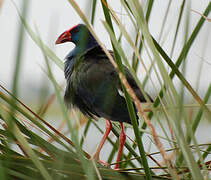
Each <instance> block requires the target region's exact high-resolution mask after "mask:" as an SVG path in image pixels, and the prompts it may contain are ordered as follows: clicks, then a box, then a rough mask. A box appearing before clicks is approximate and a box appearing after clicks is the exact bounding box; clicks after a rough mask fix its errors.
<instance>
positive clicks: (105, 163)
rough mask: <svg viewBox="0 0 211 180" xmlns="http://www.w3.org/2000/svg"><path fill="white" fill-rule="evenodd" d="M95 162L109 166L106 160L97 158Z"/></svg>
mask: <svg viewBox="0 0 211 180" xmlns="http://www.w3.org/2000/svg"><path fill="white" fill-rule="evenodd" d="M97 162H98V163H100V164H101V165H103V166H105V167H109V166H110V165H109V164H108V163H107V162H105V161H102V160H99V159H98V160H97Z"/></svg>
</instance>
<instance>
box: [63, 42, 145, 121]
mask: <svg viewBox="0 0 211 180" xmlns="http://www.w3.org/2000/svg"><path fill="white" fill-rule="evenodd" d="M125 71H126V78H127V80H128V82H129V84H130V85H131V87H132V88H133V90H134V91H135V93H136V95H137V97H138V98H139V99H140V101H141V102H146V100H145V98H144V96H143V94H142V93H141V92H140V90H139V88H138V86H137V84H136V82H135V81H134V79H133V78H132V76H131V74H130V73H129V71H128V69H127V68H126V67H125ZM121 90H122V87H121V83H120V79H119V77H118V74H117V72H116V71H115V69H114V67H113V65H112V64H111V63H110V61H109V60H108V58H107V56H106V55H105V53H104V52H103V51H102V49H101V48H100V47H99V46H98V47H95V48H93V49H91V50H89V51H87V52H86V53H85V54H83V55H82V56H80V57H78V59H75V62H74V65H73V66H72V71H71V74H70V76H69V78H68V79H67V88H66V91H65V102H66V103H67V104H68V105H73V106H76V107H77V108H79V109H80V110H81V112H82V113H84V114H85V115H88V116H91V117H93V115H94V116H98V117H104V118H106V119H109V120H112V121H119V122H127V123H131V122H130V118H129V113H128V109H127V105H126V101H125V98H124V97H123V96H122V94H121V93H120V92H121Z"/></svg>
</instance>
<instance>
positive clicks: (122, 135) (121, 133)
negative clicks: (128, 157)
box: [114, 123, 126, 169]
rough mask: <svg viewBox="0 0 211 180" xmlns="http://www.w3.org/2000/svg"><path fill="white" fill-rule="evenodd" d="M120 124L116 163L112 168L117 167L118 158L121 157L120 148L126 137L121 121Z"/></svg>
mask: <svg viewBox="0 0 211 180" xmlns="http://www.w3.org/2000/svg"><path fill="white" fill-rule="evenodd" d="M120 125H121V132H120V135H119V149H118V154H117V159H116V165H115V167H114V169H118V168H119V161H120V158H121V155H122V149H123V147H124V144H125V139H126V135H125V132H124V125H123V123H120Z"/></svg>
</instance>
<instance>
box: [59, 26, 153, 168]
mask: <svg viewBox="0 0 211 180" xmlns="http://www.w3.org/2000/svg"><path fill="white" fill-rule="evenodd" d="M68 41H70V42H73V43H74V44H75V45H76V47H75V48H74V49H73V50H72V51H71V52H70V53H69V54H68V55H67V57H66V61H65V70H64V72H65V78H66V79H67V87H66V90H65V96H64V100H65V102H66V104H67V106H68V107H71V106H73V107H77V108H79V109H80V111H81V112H82V113H83V114H85V115H87V116H90V117H92V118H93V117H95V116H96V117H104V118H105V119H107V120H112V121H118V122H120V123H121V127H122V131H123V132H122V134H123V135H122V136H125V135H124V129H123V128H124V127H123V125H122V122H127V123H131V121H130V118H129V113H128V110H127V105H126V101H125V99H124V97H123V96H122V93H121V91H122V87H121V83H120V79H119V77H118V74H117V72H116V71H115V69H114V67H113V65H112V64H111V63H110V61H109V59H108V57H107V56H106V54H105V53H104V51H103V50H102V49H101V47H100V46H99V45H98V43H97V41H96V40H95V38H94V37H93V36H92V35H91V33H90V32H89V30H88V29H87V27H86V26H85V25H83V24H79V25H76V26H74V27H73V28H71V29H69V30H67V31H65V32H64V33H63V34H62V35H60V37H59V38H58V39H57V41H56V44H60V43H64V42H68ZM110 53H111V55H113V53H112V52H111V51H110ZM124 69H125V73H126V78H127V81H128V83H129V84H130V86H131V87H132V88H133V90H134V92H135V93H136V95H137V97H138V98H139V100H140V101H141V102H146V100H145V98H144V96H143V94H142V93H141V91H140V90H139V88H138V86H137V84H136V82H135V80H134V79H133V77H132V75H131V74H130V72H129V71H128V69H127V68H126V67H124ZM149 99H150V100H151V98H150V97H149ZM106 123H107V125H108V127H107V128H106V129H107V130H108V132H107V134H106V133H105V135H104V139H105V138H106V137H107V135H108V133H109V132H110V129H109V128H111V123H110V121H109V122H106ZM105 136H106V137H105ZM120 136H121V135H120ZM124 140H125V137H123V141H124ZM104 141H105V140H104ZM104 141H103V140H102V141H101V143H100V144H101V145H103V143H104ZM123 145H124V142H123ZM101 148H102V147H100V148H98V150H99V149H101ZM97 153H98V154H97ZM96 154H97V155H96V156H99V152H96ZM119 154H120V155H121V152H120V153H118V156H120V155H119ZM119 158H120V157H119ZM96 159H98V157H97V158H96ZM115 168H118V165H117V166H116V167H115Z"/></svg>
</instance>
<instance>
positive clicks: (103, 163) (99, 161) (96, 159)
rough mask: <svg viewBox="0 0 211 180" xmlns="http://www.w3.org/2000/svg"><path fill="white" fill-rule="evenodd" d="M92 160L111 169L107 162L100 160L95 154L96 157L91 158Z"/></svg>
mask: <svg viewBox="0 0 211 180" xmlns="http://www.w3.org/2000/svg"><path fill="white" fill-rule="evenodd" d="M90 160H94V161H96V162H98V163H99V164H101V165H103V166H106V167H109V166H110V164H108V163H107V162H105V161H102V160H100V159H99V156H98V155H97V154H94V155H93V156H92V157H91V158H90Z"/></svg>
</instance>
